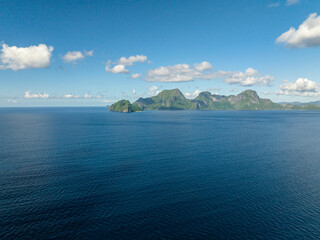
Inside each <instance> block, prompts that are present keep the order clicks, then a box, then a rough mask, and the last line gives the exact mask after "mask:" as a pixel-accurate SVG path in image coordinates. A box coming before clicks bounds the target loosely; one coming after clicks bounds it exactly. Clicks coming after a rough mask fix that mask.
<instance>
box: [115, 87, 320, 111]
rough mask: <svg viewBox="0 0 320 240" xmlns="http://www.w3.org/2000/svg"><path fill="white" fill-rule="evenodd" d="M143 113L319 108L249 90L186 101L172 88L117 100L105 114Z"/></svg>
mask: <svg viewBox="0 0 320 240" xmlns="http://www.w3.org/2000/svg"><path fill="white" fill-rule="evenodd" d="M143 110H320V106H319V105H316V104H299V105H297V104H291V103H283V104H279V103H274V102H272V101H271V100H270V99H266V98H260V97H259V96H258V94H257V92H256V91H253V90H245V91H243V92H241V93H240V94H238V95H229V96H224V95H218V94H212V93H210V92H208V91H204V92H201V93H200V94H199V95H198V96H197V97H196V98H194V99H187V98H186V97H185V96H184V95H183V93H182V92H181V91H180V90H179V89H177V88H176V89H172V90H163V91H161V92H160V93H159V94H158V95H156V96H154V97H149V98H139V99H138V100H137V101H135V102H134V103H132V104H131V103H130V101H128V100H121V101H118V102H116V103H114V104H112V105H111V106H110V107H109V111H116V112H126V113H130V112H139V111H143Z"/></svg>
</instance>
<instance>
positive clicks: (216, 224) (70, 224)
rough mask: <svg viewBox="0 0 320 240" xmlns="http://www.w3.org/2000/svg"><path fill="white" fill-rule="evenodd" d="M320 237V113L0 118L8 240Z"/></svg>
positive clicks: (0, 191)
mask: <svg viewBox="0 0 320 240" xmlns="http://www.w3.org/2000/svg"><path fill="white" fill-rule="evenodd" d="M54 238H55V239H90V238H91V239H319V238H320V112H312V111H172V112H170V111H150V112H141V113H132V114H122V113H114V112H108V111H106V109H105V108H3V109H0V239H54Z"/></svg>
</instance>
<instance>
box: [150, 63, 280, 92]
mask: <svg viewBox="0 0 320 240" xmlns="http://www.w3.org/2000/svg"><path fill="white" fill-rule="evenodd" d="M209 64H210V63H209ZM210 66H211V64H210ZM194 67H197V68H198V69H199V65H196V64H195V65H194ZM201 67H202V68H201ZM201 67H200V69H209V68H208V67H209V65H208V64H202V65H201ZM195 79H207V80H210V79H224V81H225V82H227V83H230V84H239V85H241V86H252V85H259V84H260V85H268V84H269V83H270V82H271V81H273V80H274V78H273V77H272V76H269V75H264V76H262V75H261V74H260V73H259V72H258V71H257V70H255V69H253V68H248V69H247V70H246V71H245V72H244V73H243V72H234V71H218V72H209V73H203V72H201V71H197V70H196V69H194V68H191V67H190V65H188V64H177V65H174V66H167V67H159V68H155V69H150V70H148V71H147V77H146V80H147V81H149V82H189V81H193V80H195Z"/></svg>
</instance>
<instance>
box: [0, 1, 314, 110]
mask: <svg viewBox="0 0 320 240" xmlns="http://www.w3.org/2000/svg"><path fill="white" fill-rule="evenodd" d="M319 46H320V1H319V0H263V1H262V0H242V1H239V0H219V1H218V0H208V1H207V0H203V1H190V0H183V1H182V0H175V1H168V0H161V1H160V0H145V1H144V0H141V1H136V0H134V1H133V0H132V1H124V0H123V1H122V0H118V1H106V0H105V1H93V0H92V1H88V0H87V1H65V0H39V1H37V0H31V1H24V0H20V1H16V0H3V1H0V107H15V106H16V107H22V106H23V107H24V106H27V107H28V106H30V107H33V106H105V105H110V104H112V103H113V102H115V101H117V100H121V99H128V100H130V101H135V100H136V99H138V98H139V97H149V96H154V95H156V94H157V93H158V92H159V91H161V90H163V89H173V88H179V89H180V90H181V92H182V93H183V94H185V96H186V97H187V98H194V97H196V96H197V94H199V92H201V91H210V92H212V93H217V94H221V95H231V94H232V95H236V94H239V93H240V92H241V91H244V90H246V89H253V90H255V91H257V93H258V94H259V96H260V97H263V98H270V99H271V100H273V101H274V102H293V101H299V102H310V101H319V100H320V89H319V88H320V87H319V84H320V54H319V53H320V48H319Z"/></svg>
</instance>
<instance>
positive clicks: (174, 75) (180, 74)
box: [146, 64, 202, 82]
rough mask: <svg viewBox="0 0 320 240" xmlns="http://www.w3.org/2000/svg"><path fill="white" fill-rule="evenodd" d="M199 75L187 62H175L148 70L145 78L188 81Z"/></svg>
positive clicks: (149, 79) (156, 80) (151, 80)
mask: <svg viewBox="0 0 320 240" xmlns="http://www.w3.org/2000/svg"><path fill="white" fill-rule="evenodd" d="M201 75H202V74H201V73H200V72H198V71H195V70H194V69H192V68H190V65H188V64H177V65H174V66H167V67H159V68H155V69H151V70H148V71H147V77H146V80H147V81H149V82H188V81H193V80H194V79H195V78H200V77H201Z"/></svg>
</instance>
